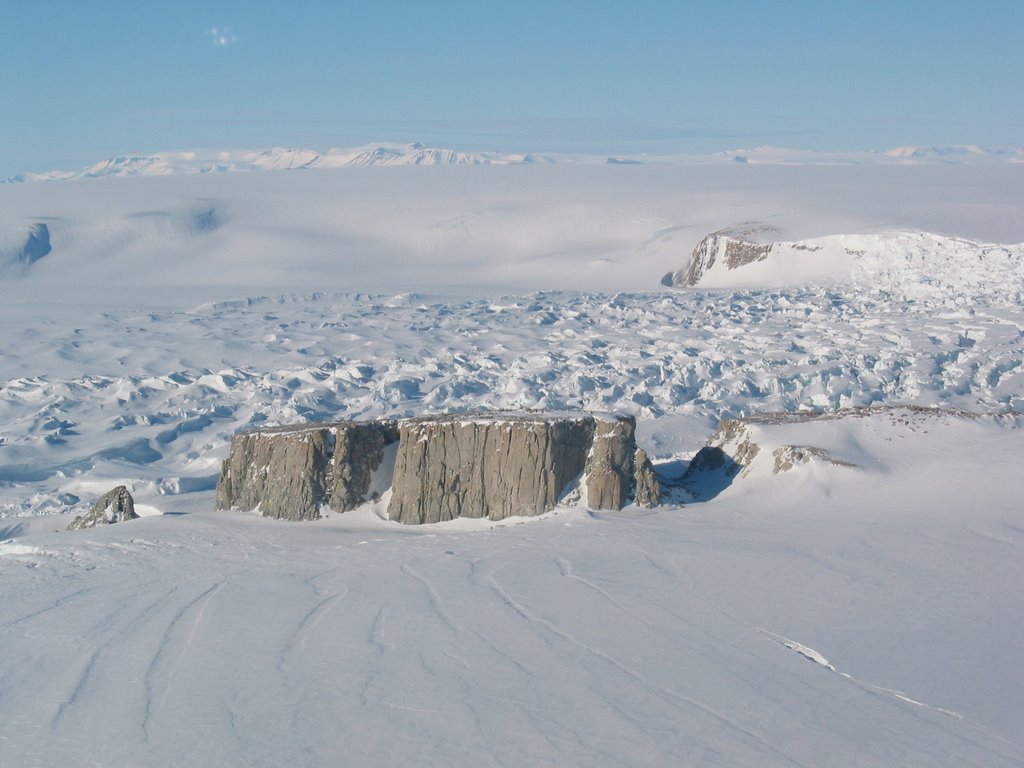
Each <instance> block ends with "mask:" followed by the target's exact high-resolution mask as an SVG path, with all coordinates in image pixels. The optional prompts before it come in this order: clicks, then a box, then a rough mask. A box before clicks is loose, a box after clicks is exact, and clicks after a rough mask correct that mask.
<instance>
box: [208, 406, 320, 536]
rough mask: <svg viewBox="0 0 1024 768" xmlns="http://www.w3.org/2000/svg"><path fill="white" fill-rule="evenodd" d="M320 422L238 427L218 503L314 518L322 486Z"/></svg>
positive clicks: (287, 517)
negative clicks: (242, 429)
mask: <svg viewBox="0 0 1024 768" xmlns="http://www.w3.org/2000/svg"><path fill="white" fill-rule="evenodd" d="M329 444H330V442H329V430H328V428H327V427H326V426H325V425H314V426H311V427H305V428H301V427H299V428H296V427H278V428H270V429H266V430H262V431H259V432H241V433H239V434H237V435H235V436H234V437H233V438H231V453H230V455H229V456H228V458H227V459H226V460H225V461H224V464H223V466H222V467H221V475H220V481H219V482H218V483H217V501H216V503H217V509H230V508H232V507H237V508H239V509H242V510H251V509H255V508H256V507H259V509H260V512H261V513H262V514H263V516H264V517H274V518H278V519H283V520H316V519H317V518H318V517H320V504H321V503H322V502H323V500H324V498H325V494H326V490H327V467H328V463H329V458H330V457H329Z"/></svg>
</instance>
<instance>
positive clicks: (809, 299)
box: [0, 165, 1024, 768]
mask: <svg viewBox="0 0 1024 768" xmlns="http://www.w3.org/2000/svg"><path fill="white" fill-rule="evenodd" d="M335 173H337V174H339V175H334V174H335ZM424 174H426V175H424ZM1022 201H1024V177H1021V176H1020V171H1019V170H1016V169H1015V168H1013V167H991V168H956V167H950V168H940V167H921V168H868V169H863V168H862V169H846V168H794V169H786V168H764V167H760V168H758V167H740V166H736V167H731V166H730V167H724V168H653V167H647V168H645V167H614V166H609V167H575V168H574V167H563V166H561V165H556V166H549V167H545V166H538V167H523V166H491V167H469V168H383V169H373V168H369V169H365V170H362V169H344V170H343V171H337V172H335V171H318V172H316V173H312V172H310V173H304V172H297V173H294V174H293V173H287V174H258V173H252V174H247V175H228V174H225V175H219V176H209V175H195V176H188V177H171V178H166V179H164V178H155V179H154V178H149V179H108V180H96V181H88V180H86V181H69V182H60V183H56V184H34V185H6V186H4V187H0V212H2V213H0V237H2V238H3V241H2V242H0V255H2V256H3V257H4V258H5V259H7V261H6V262H5V265H4V268H3V270H2V275H0V322H2V324H3V344H2V346H0V600H2V604H3V606H4V610H3V613H2V616H0V623H2V624H3V629H2V632H0V764H2V765H5V766H6V765H12V766H51V765H62V766H71V767H75V766H95V765H101V766H143V765H160V766H185V765H187V766H190V767H204V766H223V765H231V766H234V765H252V766H281V765H306V766H338V765H352V766H364V765H381V766H388V765H437V766H449V765H458V766H463V765H464V766H479V765H484V766H486V765H510V766H518V765H556V764H557V765H579V766H623V765H659V766H660V765H722V766H730V767H732V766H775V765H779V766H793V765H802V766H808V767H810V766H820V765H826V764H828V765H842V766H852V765H864V766H887V765H913V766H950V767H952V766H957V767H959V766H984V767H985V768H991V767H996V768H998V767H999V766H1020V765H1024V745H1022V744H1021V738H1020V735H1019V733H1020V724H1021V723H1022V722H1024V697H1022V696H1021V695H1020V691H1021V690H1024V667H1022V665H1021V664H1020V659H1021V658H1024V557H1022V556H1021V555H1022V546H1024V511H1022V507H1021V496H1022V494H1021V487H1022V486H1021V483H1020V480H1019V467H1020V466H1021V462H1022V461H1024V440H1022V431H1021V430H1022V428H1024V422H1022V417H1021V416H1020V415H1015V414H1014V413H1013V411H1020V410H1022V409H1024V317H1022V299H1021V296H1022V288H1024V266H1022V264H1021V259H1020V257H1019V248H1020V246H1019V245H1016V246H1015V245H1014V244H1019V243H1021V242H1022V241H1024V230H1022V227H1024V224H1022V223H1021V222H1024V202H1022ZM748 221H767V222H770V223H771V225H772V227H773V228H774V229H775V230H777V231H778V233H779V234H778V236H777V240H778V241H780V242H786V243H796V242H799V241H802V240H805V239H807V238H815V237H824V236H830V237H831V236H837V237H840V238H841V237H844V236H851V235H852V236H856V237H857V238H858V239H857V240H856V243H857V248H858V249H859V248H861V247H862V245H863V243H868V244H869V246H870V248H872V249H873V251H872V253H871V254H866V257H865V258H861V259H858V260H856V263H854V264H852V266H851V268H850V269H849V270H847V271H844V270H839V271H838V272H829V273H828V274H827V275H826V276H821V275H817V276H816V282H807V279H806V278H807V277H808V275H809V274H811V273H810V272H808V273H806V274H794V275H790V274H785V275H782V278H784V279H782V278H780V279H779V280H778V281H776V278H777V277H779V275H778V272H777V271H776V274H775V276H774V277H773V279H772V282H771V284H772V285H774V286H775V287H772V288H765V287H763V285H760V284H758V282H757V281H756V280H754V279H753V277H750V280H749V281H747V282H744V283H742V284H743V285H744V287H742V288H741V289H720V290H707V289H701V288H690V289H667V288H660V287H659V281H660V279H661V277H662V276H663V275H664V274H665V273H666V272H668V271H673V270H677V269H680V268H685V267H686V261H687V259H688V258H689V255H690V253H691V252H692V251H693V249H694V247H695V246H696V244H697V243H698V242H699V241H700V239H701V238H702V237H704V236H705V235H706V234H708V233H710V232H715V231H718V230H721V229H723V228H726V227H729V226H731V225H734V224H736V223H739V222H748ZM41 223H45V224H46V228H47V232H48V237H49V241H48V242H49V246H50V250H49V251H48V252H47V253H46V254H43V255H42V256H39V257H38V258H36V257H35V256H34V255H33V256H32V258H30V259H29V258H23V256H24V254H25V253H26V251H25V250H24V249H25V244H26V243H27V241H28V238H29V236H30V234H31V233H32V232H36V231H39V230H38V229H32V227H34V226H35V225H37V224H41ZM926 233H930V234H926ZM845 242H847V243H852V242H854V241H852V240H846V241H845ZM872 243H873V245H872ZM993 243H1002V244H1006V245H1007V247H1002V246H992V245H991V244H993ZM41 250H42V249H35V250H32V251H31V253H32V254H37V253H39V252H41ZM800 254H803V251H800ZM801 258H802V255H801ZM786 264H787V265H788V266H787V267H786V269H785V270H783V271H786V270H789V271H790V272H792V271H794V270H795V271H796V272H797V273H801V271H802V270H803V268H804V267H805V266H806V264H804V265H803V266H801V264H803V263H802V262H800V261H799V259H798V260H796V261H791V262H786ZM793 265H796V266H793ZM776 266H778V265H776ZM737 274H739V273H738V272H737ZM751 274H752V273H751ZM762 277H763V276H762ZM791 277H792V278H793V279H792V280H791V279H790V278H791ZM902 404H913V405H915V406H921V407H924V410H922V409H921V408H890V407H888V406H897V405H902ZM507 407H513V408H535V409H565V408H584V409H588V410H602V411H608V410H616V411H621V412H625V413H630V414H632V415H635V416H636V417H637V419H638V431H639V432H640V434H639V439H640V442H641V443H642V444H643V445H644V446H645V447H647V448H650V449H651V450H650V452H651V454H652V456H653V458H654V460H655V464H656V466H657V469H658V470H659V472H660V473H661V476H662V478H663V479H664V480H666V481H667V484H668V486H669V488H668V489H667V494H666V495H667V496H668V499H667V500H668V502H669V504H668V506H666V507H663V508H659V509H657V510H641V509H637V508H636V507H627V508H626V509H625V510H623V511H621V512H615V513H593V512H589V511H587V510H586V509H585V508H584V507H583V506H581V505H580V504H579V503H578V502H574V501H571V500H570V501H567V502H566V506H563V507H561V508H559V509H558V510H556V511H555V512H554V513H552V514H550V515H547V516H544V517H542V518H539V519H535V520H533V521H531V522H529V523H525V522H522V521H520V520H517V519H509V520H506V521H503V522H502V523H500V524H497V525H496V524H494V523H489V522H484V523H483V524H481V522H480V521H469V522H467V521H455V522H453V523H447V524H440V525H435V526H426V527H423V528H415V529H410V528H408V527H403V526H400V525H398V524H393V523H388V522H386V521H384V520H382V519H381V517H380V514H381V512H382V509H383V507H382V505H383V504H385V503H386V501H387V499H381V500H380V501H378V502H376V503H374V504H371V505H368V506H364V507H362V508H360V509H357V510H354V511H351V512H346V513H345V514H344V515H337V514H329V516H328V517H327V518H325V519H323V520H320V521H316V522H309V523H285V522H278V521H269V520H264V519H262V518H260V517H258V516H256V515H254V514H242V513H234V512H219V513H214V512H213V511H212V508H213V504H214V499H213V495H214V494H213V488H214V484H215V482H216V476H217V472H218V469H219V464H220V461H221V460H222V459H223V458H224V457H225V456H226V455H227V448H228V441H229V440H230V437H231V435H232V434H234V433H235V432H236V431H237V430H239V429H242V428H245V427H255V426H259V425H272V424H283V423H293V422H299V421H303V420H316V419H338V418H358V417H391V416H409V415H414V414H418V413H424V412H443V411H456V410H470V409H495V408H507ZM869 407H871V408H869ZM849 408H859V409H860V410H854V411H852V412H850V411H848V410H844V409H849ZM865 409H866V410H865ZM768 412H784V413H788V414H790V415H789V416H786V417H778V416H773V417H771V418H766V417H761V418H754V419H748V420H746V421H739V422H736V424H738V425H739V426H735V427H732V428H730V430H731V431H727V432H726V431H723V432H722V433H720V434H719V435H718V437H717V438H716V445H718V446H719V447H721V448H723V450H726V451H731V452H732V453H731V455H734V456H736V457H738V466H735V467H731V469H732V470H734V471H726V470H729V469H730V466H729V465H727V464H724V463H723V464H722V465H721V466H719V467H718V468H715V467H711V466H710V465H709V466H707V467H705V469H704V470H703V471H702V472H699V473H694V472H691V473H690V474H689V475H686V474H685V470H686V468H687V465H688V462H689V459H690V458H691V457H692V456H693V455H694V454H695V453H696V452H697V451H698V449H699V448H700V447H701V445H702V444H703V443H704V441H705V440H706V439H707V438H708V437H709V436H710V435H711V434H712V432H714V430H715V428H716V426H717V425H718V423H719V421H720V419H722V418H723V417H741V416H747V415H750V414H765V413H768ZM971 412H973V413H984V414H989V415H983V416H972V415H970V413H971ZM812 413H823V414H825V416H823V417H818V418H812V417H811V415H810V414H812ZM793 414H798V415H793ZM993 414H995V415H993ZM751 446H756V447H757V450H756V451H753V450H752V448H751ZM119 484H125V485H127V486H128V487H129V488H131V490H132V492H133V494H134V496H135V500H136V511H137V512H138V513H139V514H140V515H142V516H143V517H142V519H140V520H133V521H127V522H123V523H118V524H116V525H112V526H107V527H103V528H99V529H90V530H85V531H77V532H65V531H63V529H64V528H65V527H66V526H67V524H68V523H69V522H70V521H71V519H72V517H73V515H74V514H80V513H82V512H83V511H86V510H87V509H88V508H89V506H90V505H91V503H92V502H93V501H94V500H95V499H96V498H98V497H99V496H100V495H101V494H102V493H104V492H106V491H108V490H110V489H111V488H112V487H114V486H116V485H119ZM684 505H685V506H684ZM470 523H473V525H470Z"/></svg>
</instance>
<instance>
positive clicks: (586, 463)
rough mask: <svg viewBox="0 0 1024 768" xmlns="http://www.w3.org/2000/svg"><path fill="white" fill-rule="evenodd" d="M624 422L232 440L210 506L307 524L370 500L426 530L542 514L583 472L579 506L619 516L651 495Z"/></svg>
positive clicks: (322, 432)
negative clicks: (323, 511)
mask: <svg viewBox="0 0 1024 768" xmlns="http://www.w3.org/2000/svg"><path fill="white" fill-rule="evenodd" d="M635 431H636V421H635V420H634V419H633V418H632V417H631V416H625V417H615V416H608V417H601V418H595V417H594V416H592V415H590V414H587V413H582V412H569V413H565V412H556V413H548V414H544V413H529V412H528V413H501V412H498V413H487V414H460V415H450V416H425V417H420V418H415V419H408V420H405V421H402V422H398V421H388V420H380V421H362V422H358V421H351V422H339V423H328V424H310V425H307V426H301V427H274V428H268V429H263V430H256V431H250V432H241V433H239V434H237V435H235V437H234V438H232V441H231V453H230V455H229V456H228V458H227V459H225V461H224V464H223V466H222V468H221V476H220V481H219V482H218V484H217V501H216V504H217V509H231V508H237V509H242V510H252V509H256V508H259V510H260V512H261V513H262V514H263V515H264V516H266V517H274V518H278V519H285V520H315V519H316V518H318V517H319V516H320V507H321V506H322V505H324V504H326V505H329V506H330V507H331V509H333V510H334V511H336V512H344V511H347V510H350V509H354V508H355V507H358V506H359V505H361V504H363V503H365V502H366V501H369V500H371V499H374V498H377V497H378V496H379V495H380V494H381V493H383V492H384V491H385V490H386V489H387V488H388V487H390V488H391V491H392V494H391V499H390V502H389V504H388V517H389V518H390V519H391V520H395V521H398V522H401V523H408V524H417V523H437V522H443V521H446V520H454V519H455V518H457V517H486V518H489V519H491V520H503V519H504V518H506V517H511V516H532V515H539V514H543V513H544V512H548V511H549V510H551V509H553V508H554V507H555V506H556V505H557V504H558V501H559V499H560V498H561V496H562V495H563V494H564V493H565V492H566V491H567V490H569V488H570V487H572V485H573V483H574V482H575V481H576V480H577V479H578V478H579V477H580V476H581V474H584V473H585V476H586V479H585V483H586V489H587V503H588V505H589V506H591V507H593V508H595V509H621V508H622V507H624V506H625V505H626V504H628V503H629V501H630V499H631V498H633V497H634V495H635V497H636V500H637V503H639V504H642V505H644V506H652V505H654V504H657V503H658V499H659V497H660V488H659V487H658V481H657V479H656V478H655V476H654V469H653V467H652V466H651V463H650V461H649V460H648V459H647V455H646V454H644V453H643V452H642V451H638V450H637V447H636V440H635Z"/></svg>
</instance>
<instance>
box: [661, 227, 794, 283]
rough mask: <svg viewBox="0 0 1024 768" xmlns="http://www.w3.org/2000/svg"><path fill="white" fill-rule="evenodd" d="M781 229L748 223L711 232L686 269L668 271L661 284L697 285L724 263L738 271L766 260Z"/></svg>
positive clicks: (700, 244) (699, 244) (701, 242)
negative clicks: (717, 265)
mask: <svg viewBox="0 0 1024 768" xmlns="http://www.w3.org/2000/svg"><path fill="white" fill-rule="evenodd" d="M777 232H778V230H776V229H775V228H774V227H771V226H769V225H767V224H762V223H761V222H757V221H748V222H745V223H743V224H737V225H736V226H733V227H727V228H726V229H720V230H718V231H717V232H712V233H711V234H710V235H708V236H707V237H705V238H704V239H703V240H701V241H700V242H699V243H698V244H697V247H696V248H694V249H693V255H692V256H691V257H690V263H689V264H688V265H687V267H686V269H679V270H676V271H675V272H669V273H668V274H667V275H665V276H664V277H663V278H662V279H661V284H662V285H667V286H669V287H681V286H682V287H685V286H693V285H697V283H699V282H700V279H701V278H702V277H703V276H704V273H705V272H707V271H708V270H709V269H711V268H712V267H713V266H714V265H715V262H716V261H718V260H721V261H722V262H723V263H724V264H725V266H726V267H727V268H728V269H737V268H739V267H742V266H744V265H746V264H751V263H753V262H755V261H764V260H765V259H767V258H768V255H769V253H771V249H772V243H771V239H770V238H771V236H772V235H775V234H777Z"/></svg>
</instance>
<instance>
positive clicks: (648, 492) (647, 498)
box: [633, 447, 661, 507]
mask: <svg viewBox="0 0 1024 768" xmlns="http://www.w3.org/2000/svg"><path fill="white" fill-rule="evenodd" d="M633 477H634V482H633V501H634V502H635V503H636V505H637V506H638V507H656V506H658V505H659V504H660V503H661V483H659V482H658V477H657V475H655V473H654V465H653V464H651V460H650V458H649V457H648V456H647V452H646V451H645V450H644V449H643V448H639V447H638V448H637V449H636V454H635V456H634V458H633Z"/></svg>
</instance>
